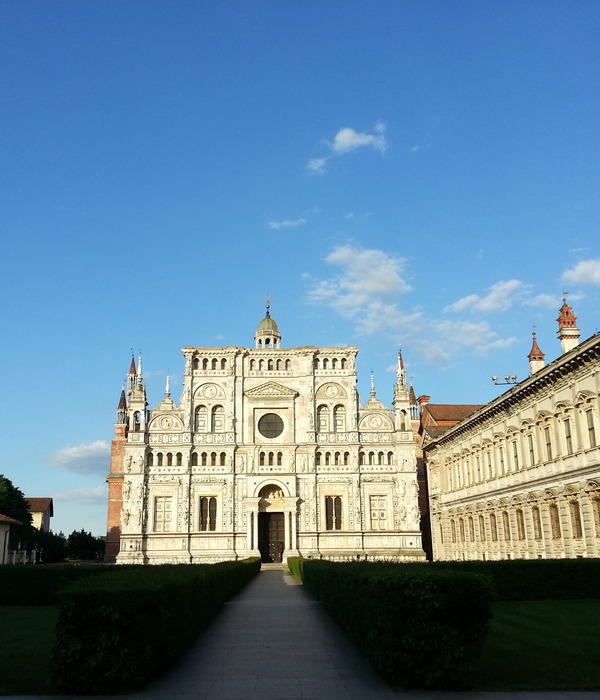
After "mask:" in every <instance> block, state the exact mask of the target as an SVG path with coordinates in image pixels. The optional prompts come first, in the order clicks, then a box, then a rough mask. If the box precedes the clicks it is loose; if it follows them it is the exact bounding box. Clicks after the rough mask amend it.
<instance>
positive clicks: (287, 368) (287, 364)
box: [285, 360, 292, 371]
mask: <svg viewBox="0 0 600 700" xmlns="http://www.w3.org/2000/svg"><path fill="white" fill-rule="evenodd" d="M285 369H286V371H288V370H290V369H292V361H291V360H286V361H285Z"/></svg>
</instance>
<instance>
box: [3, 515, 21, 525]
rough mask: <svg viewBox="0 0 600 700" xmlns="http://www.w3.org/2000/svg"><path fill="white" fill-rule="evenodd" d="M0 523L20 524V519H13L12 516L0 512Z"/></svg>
mask: <svg viewBox="0 0 600 700" xmlns="http://www.w3.org/2000/svg"><path fill="white" fill-rule="evenodd" d="M0 523H7V524H8V525H22V524H23V523H22V522H21V521H20V520H15V519H14V518H9V517H8V515H2V513H0Z"/></svg>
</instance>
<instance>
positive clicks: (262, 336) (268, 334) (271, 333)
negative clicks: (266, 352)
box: [254, 304, 281, 349]
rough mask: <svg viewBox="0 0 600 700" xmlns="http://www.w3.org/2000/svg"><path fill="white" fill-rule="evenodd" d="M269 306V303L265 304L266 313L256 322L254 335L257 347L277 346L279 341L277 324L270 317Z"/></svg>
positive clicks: (279, 335)
mask: <svg viewBox="0 0 600 700" xmlns="http://www.w3.org/2000/svg"><path fill="white" fill-rule="evenodd" d="M269 307H270V304H267V315H266V316H265V317H264V318H263V320H262V321H261V322H260V323H259V324H258V328H257V329H256V335H255V336H254V341H255V347H256V348H259V349H267V348H268V349H271V348H279V347H280V343H281V334H280V333H279V328H277V324H276V323H275V321H274V320H273V319H272V318H271V314H270V312H269Z"/></svg>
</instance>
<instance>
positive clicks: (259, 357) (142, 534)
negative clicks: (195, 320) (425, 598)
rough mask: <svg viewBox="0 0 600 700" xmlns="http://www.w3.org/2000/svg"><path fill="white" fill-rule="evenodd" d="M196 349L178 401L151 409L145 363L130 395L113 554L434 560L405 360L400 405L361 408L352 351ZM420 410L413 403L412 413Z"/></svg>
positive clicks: (274, 334)
mask: <svg viewBox="0 0 600 700" xmlns="http://www.w3.org/2000/svg"><path fill="white" fill-rule="evenodd" d="M254 345H255V347H254V348H245V347H234V346H230V347H224V348H209V347H186V348H184V349H183V351H182V352H183V355H184V359H185V373H184V385H183V393H182V395H181V400H180V402H179V404H176V403H174V401H173V400H172V399H171V392H170V387H169V383H168V380H167V388H166V391H165V396H164V399H163V400H162V401H161V402H160V403H159V404H158V406H156V407H155V408H153V409H152V410H150V411H148V410H147V401H146V389H145V386H144V384H143V378H142V368H141V360H140V362H139V363H138V365H137V366H136V364H135V362H134V361H133V360H132V364H131V368H130V372H129V377H128V385H127V388H126V390H124V391H123V393H122V395H121V400H120V403H119V409H118V417H117V423H116V426H115V430H116V432H115V438H114V440H113V445H112V456H111V468H110V474H109V477H108V484H109V503H108V509H109V512H108V536H107V558H108V559H109V560H111V559H112V560H114V559H115V558H116V560H117V561H118V562H119V563H151V564H154V563H165V562H211V561H221V560H228V559H235V558H244V557H247V556H254V555H259V554H260V556H261V557H262V559H263V561H281V560H285V559H286V558H287V557H288V556H293V555H302V556H306V557H324V558H331V559H364V558H369V559H398V560H413V559H414V560H419V559H422V558H424V553H423V551H422V547H421V533H420V530H419V509H418V503H417V498H418V486H417V479H416V446H415V441H414V433H413V429H412V424H411V413H410V407H411V406H410V397H409V390H408V387H407V384H406V373H405V370H404V366H403V364H402V358H401V357H400V356H399V361H398V370H397V378H396V384H395V388H394V398H393V408H392V409H389V408H385V407H384V406H383V405H382V404H381V402H380V401H379V400H378V399H377V397H376V396H375V390H374V388H373V386H372V391H371V396H370V398H369V399H368V401H367V402H366V403H365V404H364V405H363V406H361V405H360V402H359V397H358V394H357V391H356V365H355V359H356V355H357V353H358V350H357V349H356V348H355V347H352V346H350V347H327V348H323V347H321V348H317V347H312V346H307V347H297V348H289V349H284V348H282V347H281V336H280V334H279V330H278V327H277V324H276V323H275V321H274V320H273V319H272V318H271V316H270V312H269V308H268V307H267V313H266V316H265V318H264V319H263V320H262V321H261V322H260V324H259V326H258V330H257V332H256V336H255V343H254ZM413 410H414V407H413Z"/></svg>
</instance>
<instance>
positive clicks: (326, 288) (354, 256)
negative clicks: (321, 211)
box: [309, 246, 420, 336]
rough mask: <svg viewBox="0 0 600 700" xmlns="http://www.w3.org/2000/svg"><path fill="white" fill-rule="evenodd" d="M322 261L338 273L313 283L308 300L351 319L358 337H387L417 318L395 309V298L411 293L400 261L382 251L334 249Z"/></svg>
mask: <svg viewBox="0 0 600 700" xmlns="http://www.w3.org/2000/svg"><path fill="white" fill-rule="evenodd" d="M325 260H326V261H327V262H328V263H330V264H331V265H335V266H336V267H338V268H340V269H341V272H340V274H339V275H338V276H337V277H333V278H330V279H326V280H318V281H317V282H315V283H314V284H313V287H312V289H311V290H310V292H309V296H310V298H311V299H312V301H314V302H317V303H321V304H325V305H326V306H329V307H331V308H332V309H334V310H335V311H337V312H338V313H339V314H340V315H342V316H344V317H345V318H350V319H353V320H354V321H355V322H356V326H357V330H358V331H359V332H360V333H363V334H365V335H375V334H377V333H383V334H385V335H388V336H389V335H390V334H394V333H397V332H399V331H400V330H405V329H407V328H409V326H410V324H411V323H413V322H414V321H415V320H416V319H417V318H419V317H420V314H419V313H418V312H417V313H415V312H413V313H406V312H404V311H402V310H401V309H400V307H399V306H398V300H399V297H400V296H401V295H402V294H405V293H407V292H409V291H410V290H411V286H410V285H409V284H408V283H407V282H406V280H405V279H404V275H403V271H404V266H405V264H406V261H405V260H404V259H403V258H397V257H392V256H390V255H388V254H387V253H385V252H384V251H382V250H369V249H364V248H354V247H352V246H338V247H337V248H335V249H334V250H333V251H332V252H331V253H330V254H329V255H328V256H327V257H326V258H325Z"/></svg>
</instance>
